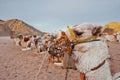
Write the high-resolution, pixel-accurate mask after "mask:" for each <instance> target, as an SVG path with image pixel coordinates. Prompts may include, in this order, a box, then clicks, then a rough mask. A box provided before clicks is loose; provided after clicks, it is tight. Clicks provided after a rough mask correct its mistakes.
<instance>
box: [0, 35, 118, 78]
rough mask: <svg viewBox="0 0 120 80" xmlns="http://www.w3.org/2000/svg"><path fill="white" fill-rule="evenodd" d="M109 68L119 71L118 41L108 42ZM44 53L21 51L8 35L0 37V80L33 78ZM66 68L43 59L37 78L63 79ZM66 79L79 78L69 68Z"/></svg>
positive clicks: (75, 72) (76, 72)
mask: <svg viewBox="0 0 120 80" xmlns="http://www.w3.org/2000/svg"><path fill="white" fill-rule="evenodd" d="M108 46H109V53H110V55H111V59H110V68H111V73H112V75H114V74H115V73H116V72H120V43H117V42H108ZM44 56H45V54H39V53H37V51H36V50H32V51H21V49H20V47H19V46H16V45H15V43H14V41H13V40H12V39H10V37H0V80H35V76H36V75H37V73H38V71H39V67H40V66H41V63H42V61H43V58H44ZM65 77H66V69H62V68H61V67H58V66H55V65H53V63H49V62H48V61H47V59H45V61H44V64H43V66H42V68H41V70H40V73H39V75H38V76H37V80H65ZM67 80H79V72H78V71H77V70H72V69H69V71H68V77H67Z"/></svg>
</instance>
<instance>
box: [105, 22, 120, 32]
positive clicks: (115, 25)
mask: <svg viewBox="0 0 120 80" xmlns="http://www.w3.org/2000/svg"><path fill="white" fill-rule="evenodd" d="M104 27H105V28H110V29H113V30H114V32H120V22H110V23H108V24H106V25H105V26H104Z"/></svg>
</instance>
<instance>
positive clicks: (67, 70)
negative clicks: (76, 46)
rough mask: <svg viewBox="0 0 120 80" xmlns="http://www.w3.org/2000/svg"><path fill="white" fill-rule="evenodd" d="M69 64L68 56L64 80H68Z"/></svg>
mask: <svg viewBox="0 0 120 80" xmlns="http://www.w3.org/2000/svg"><path fill="white" fill-rule="evenodd" d="M69 63H70V56H69V58H68V67H67V69H66V74H65V80H67V78H68V72H69V65H70V64H69Z"/></svg>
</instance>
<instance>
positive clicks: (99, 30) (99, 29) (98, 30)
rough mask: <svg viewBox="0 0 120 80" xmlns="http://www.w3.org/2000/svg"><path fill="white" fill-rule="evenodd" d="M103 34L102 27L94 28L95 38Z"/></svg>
mask: <svg viewBox="0 0 120 80" xmlns="http://www.w3.org/2000/svg"><path fill="white" fill-rule="evenodd" d="M101 32H102V27H101V26H97V27H95V28H93V30H92V35H93V36H97V35H99V34H100V33H101Z"/></svg>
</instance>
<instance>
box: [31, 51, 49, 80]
mask: <svg viewBox="0 0 120 80" xmlns="http://www.w3.org/2000/svg"><path fill="white" fill-rule="evenodd" d="M47 54H48V53H46V54H45V55H44V57H43V60H42V63H41V64H40V65H39V70H38V72H37V73H36V75H35V77H34V79H33V80H37V78H38V76H39V74H40V71H41V68H42V66H43V64H44V61H45V59H46V58H47Z"/></svg>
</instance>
